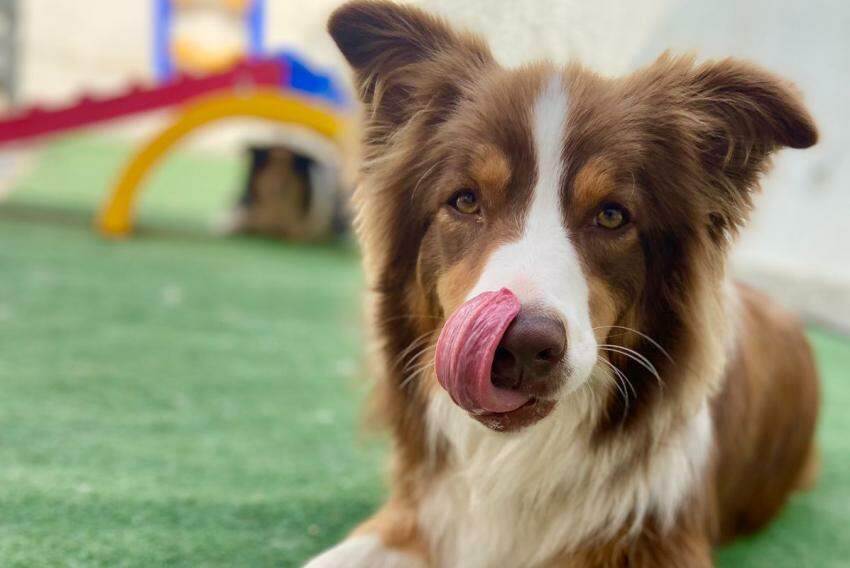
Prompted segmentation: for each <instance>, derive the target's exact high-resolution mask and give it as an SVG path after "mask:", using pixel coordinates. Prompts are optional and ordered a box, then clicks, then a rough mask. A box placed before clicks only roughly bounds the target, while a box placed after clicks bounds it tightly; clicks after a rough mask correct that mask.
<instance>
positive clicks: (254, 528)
mask: <svg viewBox="0 0 850 568" xmlns="http://www.w3.org/2000/svg"><path fill="white" fill-rule="evenodd" d="M418 3H419V4H421V5H422V6H424V7H426V8H428V9H431V10H435V11H437V12H439V13H441V14H443V15H445V16H446V17H447V18H448V19H449V20H451V21H452V22H454V23H456V24H458V25H461V26H467V27H469V28H471V29H474V30H476V31H478V32H479V33H481V34H482V35H484V36H485V37H486V38H487V39H488V40H489V41H490V43H491V46H492V49H493V51H494V52H495V54H496V55H497V57H498V58H499V59H500V60H501V61H502V62H504V63H505V64H507V65H515V64H519V63H521V62H523V61H525V60H528V59H533V58H539V57H548V58H552V59H554V60H556V61H561V62H566V61H570V60H574V59H579V60H581V61H583V62H584V63H586V64H587V65H588V66H589V67H591V68H593V69H596V70H598V71H600V72H602V73H604V74H611V75H615V74H620V73H625V72H628V71H630V70H633V69H636V68H638V67H639V66H641V65H644V64H646V63H649V62H650V61H652V60H653V59H654V58H655V57H657V56H658V55H659V54H660V53H661V52H663V51H664V50H666V49H672V50H673V51H676V52H683V51H685V52H694V53H696V54H697V55H699V56H700V57H702V58H709V57H725V56H728V55H732V56H736V57H744V58H749V59H752V60H753V61H756V62H758V63H760V64H762V65H763V66H765V67H767V68H769V69H771V70H773V71H775V72H776V73H778V74H780V75H782V76H784V77H787V78H788V79H790V80H792V81H793V82H795V83H796V84H797V86H798V88H799V89H800V90H801V91H802V92H803V93H804V97H805V101H806V103H807V104H808V106H809V108H810V109H811V111H812V112H813V114H814V116H815V119H816V121H817V123H818V125H819V127H820V130H821V141H820V142H819V144H818V145H817V146H816V147H814V148H812V149H810V150H806V151H801V152H795V151H783V152H780V153H779V154H778V156H777V158H776V160H775V168H774V170H773V172H772V173H771V174H770V175H769V177H768V179H767V180H765V183H764V191H763V194H762V195H761V196H760V197H759V200H758V207H757V213H756V215H755V218H754V219H753V222H752V223H751V225H750V227H749V228H748V230H747V231H746V233H745V234H744V235H743V238H742V239H741V242H740V243H739V245H738V246H737V248H736V252H735V257H734V270H735V273H736V275H737V276H738V277H739V278H741V279H744V280H747V281H749V282H751V283H753V284H754V285H756V286H757V287H759V288H761V289H763V290H765V291H767V292H769V293H770V294H771V295H773V296H774V297H775V298H776V299H777V300H779V301H780V302H782V303H784V304H785V305H786V306H788V307H789V308H790V309H792V310H793V311H795V312H796V313H797V314H799V316H800V317H801V318H803V319H804V321H805V322H806V323H807V325H808V326H809V330H810V337H811V339H812V341H813V344H814V346H815V349H816V353H817V356H818V361H819V365H820V368H821V371H822V373H823V375H824V382H825V386H824V389H825V393H824V394H825V410H824V416H823V420H822V423H821V429H820V432H819V436H820V440H821V446H822V450H823V461H824V470H823V474H822V477H821V482H820V484H819V485H818V487H817V489H816V490H815V491H813V492H811V493H808V494H805V495H800V496H797V497H795V498H794V499H793V501H792V504H791V506H790V507H789V508H788V509H787V511H786V512H785V513H784V515H783V516H782V518H781V519H780V520H779V521H778V522H777V523H774V524H773V525H772V526H771V527H770V528H769V529H768V530H767V531H765V532H764V533H762V534H760V535H758V536H757V537H755V538H753V539H751V540H749V541H746V542H741V543H737V544H735V545H733V546H731V547H729V548H727V549H724V550H723V551H720V552H719V554H718V561H719V563H720V564H721V565H723V566H802V565H809V566H843V565H846V558H847V557H848V556H850V534H848V530H847V527H848V526H850V487H848V483H850V459H849V458H850V454H848V451H850V442H848V441H847V437H846V436H845V435H844V432H846V431H847V427H848V426H850V418H848V417H846V415H845V413H844V412H843V408H844V406H845V405H846V404H847V403H850V386H848V384H847V380H848V378H850V373H848V367H850V339H848V337H847V333H848V332H850V228H848V226H850V224H848V223H846V222H845V219H844V215H847V214H850V187H848V186H850V160H848V159H847V158H848V157H850V156H848V152H850V134H848V133H850V111H848V105H847V104H846V102H845V101H846V98H847V96H846V92H847V89H848V87H850V85H848V77H850V35H848V34H847V30H848V29H850V5H847V4H846V3H845V2H840V1H837V0H814V1H808V2H803V1H791V0H775V1H770V2H768V1H767V0H751V1H749V2H746V3H744V2H735V1H733V0H716V1H712V2H705V1H702V2H700V1H695V0H628V1H627V0H596V1H593V2H590V1H586V0H560V1H559V0H533V1H532V0H527V1H519V0H468V1H466V2H456V1H452V0H422V1H421V2H418ZM338 4H340V2H337V1H334V0H311V1H310V2H291V1H287V0H265V1H262V0H127V1H125V2H114V1H108V0H82V1H79V2H56V1H52V0H18V1H15V0H2V1H0V100H2V104H0V110H2V112H0V243H2V247H0V393H2V396H0V511H2V514H0V565H3V566H13V565H20V566H41V565H44V566H48V565H50V566H53V565H159V564H166V563H168V564H176V565H199V564H207V565H251V566H256V565H276V566H280V565H283V566H290V565H298V564H299V563H300V562H301V561H303V560H304V559H305V558H307V557H308V556H309V555H311V554H313V553H315V552H316V551H318V550H320V549H321V548H323V547H325V546H327V545H329V544H330V543H332V542H334V541H335V540H337V539H339V538H340V537H341V536H342V535H343V534H345V532H346V531H347V530H349V529H350V528H351V527H352V526H353V525H354V524H355V523H356V522H357V521H358V520H359V519H360V518H362V517H364V516H365V515H367V514H368V513H369V512H370V511H371V510H372V509H373V508H374V507H375V506H376V504H377V503H379V502H380V500H381V498H382V495H383V486H382V484H381V478H382V461H383V455H384V442H383V441H382V439H381V438H380V437H377V438H376V437H372V436H363V435H361V434H360V433H359V431H360V430H359V427H358V423H359V420H358V413H359V408H360V406H361V401H362V399H363V396H364V392H365V385H366V384H368V375H369V374H368V372H367V371H366V369H367V367H366V366H365V365H364V362H363V361H364V359H365V354H366V347H365V343H366V336H367V333H366V332H365V331H364V326H363V324H362V316H361V314H360V312H361V310H360V306H361V305H362V296H363V279H362V275H361V272H360V267H359V260H358V255H357V249H356V244H355V243H354V242H353V239H352V238H351V236H350V234H349V230H348V227H349V221H350V219H349V215H348V209H347V199H348V194H349V192H350V190H351V181H352V179H353V172H354V171H355V169H356V150H355V148H356V144H355V143H354V139H355V138H356V133H354V129H353V128H351V126H350V125H351V124H352V121H353V117H354V116H355V114H356V103H355V102H354V100H353V96H352V93H351V88H350V81H349V78H348V75H347V70H346V69H345V66H344V65H343V62H342V59H341V57H340V56H339V55H338V53H337V52H336V50H335V48H334V46H333V43H332V42H331V40H330V38H329V37H328V36H327V34H326V33H325V28H324V26H325V21H326V19H327V16H328V14H329V13H330V11H331V10H333V8H335V7H336V6H337V5H338ZM364 379H365V380H364Z"/></svg>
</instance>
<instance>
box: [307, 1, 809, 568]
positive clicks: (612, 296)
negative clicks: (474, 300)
mask: <svg viewBox="0 0 850 568" xmlns="http://www.w3.org/2000/svg"><path fill="white" fill-rule="evenodd" d="M329 30H330V33H331V35H332V36H333V38H334V40H335V41H336V43H337V45H338V46H339V47H340V49H341V51H342V53H343V54H344V55H345V56H346V58H347V60H348V61H349V63H350V64H351V66H352V68H353V69H354V72H355V78H356V82H357V84H358V87H359V88H360V96H361V100H362V102H363V103H364V107H365V123H366V128H365V132H364V140H363V143H364V144H363V146H364V155H363V162H362V164H363V165H362V170H361V180H360V184H359V188H358V191H357V195H356V205H357V209H358V218H357V229H358V233H359V236H360V240H361V243H362V245H363V251H364V256H365V263H366V269H367V273H368V275H369V278H370V284H371V287H372V289H373V291H374V296H375V297H374V300H375V330H376V335H377V339H378V342H379V345H380V355H381V357H380V359H381V371H382V376H381V380H380V383H379V386H378V388H377V391H376V396H375V401H374V402H375V404H374V408H375V410H376V413H377V414H378V415H379V416H380V417H381V418H383V419H384V420H385V423H386V424H387V425H388V427H389V428H390V430H391V432H392V434H393V436H394V440H395V461H394V463H395V467H394V476H393V492H392V495H391V497H390V500H389V501H388V503H387V504H386V505H385V506H384V507H383V508H382V509H381V510H380V511H379V512H377V513H376V514H375V515H374V516H373V517H372V518H371V519H369V520H367V521H366V522H365V523H364V524H363V525H361V527H359V528H358V529H357V530H356V531H355V533H354V535H353V536H352V538H351V539H349V540H346V541H344V542H343V543H341V544H340V545H339V546H338V547H336V548H335V549H333V550H331V551H329V552H328V553H326V554H325V555H323V556H321V557H319V558H317V559H316V560H314V561H313V563H312V566H353V565H358V566H360V565H362V566H367V565H368V566H377V565H386V566H419V565H428V566H473V567H474V566H482V567H485V566H495V565H502V566H558V565H568V566H626V565H627V566H708V565H710V564H711V547H712V546H713V545H714V544H716V543H718V542H721V541H723V540H726V539H729V538H733V537H735V536H737V535H739V534H742V533H745V532H749V531H752V530H756V529H757V528H759V527H760V526H762V525H763V524H764V523H765V522H767V521H768V520H769V519H770V518H771V517H773V516H774V515H775V514H776V512H777V511H778V510H779V508H780V507H781V506H782V504H783V503H784V501H785V500H786V498H787V495H788V494H789V492H790V491H792V490H793V489H794V488H796V487H799V486H800V485H801V484H803V483H804V482H806V481H809V478H810V477H811V473H812V471H813V464H814V450H813V441H812V437H813V430H814V425H815V420H816V415H817V406H818V398H817V377H816V373H815V370H814V366H813V362H812V358H811V354H810V352H809V349H808V346H807V344H806V341H805V339H804V337H803V335H802V333H801V332H800V329H799V327H798V325H797V324H796V323H794V322H793V320H792V319H790V318H789V317H788V316H786V315H785V314H783V313H781V312H780V311H779V310H777V309H776V308H775V307H773V305H772V304H770V303H769V301H767V300H766V299H765V298H763V297H760V296H759V295H758V294H756V293H755V292H753V291H752V290H749V289H747V288H744V287H741V286H738V285H736V284H734V283H732V282H730V281H729V279H728V277H727V274H726V256H727V253H728V249H729V246H730V243H731V242H732V241H733V239H734V237H735V235H736V233H737V231H738V230H739V228H740V227H741V226H742V224H743V223H744V222H745V221H746V219H747V218H748V216H749V212H750V209H751V206H752V194H753V192H754V191H756V190H757V189H758V179H759V177H760V176H761V175H762V174H763V173H764V172H765V171H766V170H767V168H768V166H769V157H770V154H771V153H772V152H773V151H775V150H777V149H779V148H780V147H783V146H789V147H794V148H804V147H808V146H811V145H812V144H814V143H815V141H816V131H815V127H814V124H813V122H812V120H811V118H810V117H809V115H808V113H807V112H806V110H805V108H804V107H803V106H802V104H801V103H800V101H799V98H798V97H797V95H796V94H795V92H794V91H793V89H792V88H791V87H790V86H788V85H787V84H785V83H784V82H782V81H781V80H780V79H778V78H776V77H774V76H773V75H771V74H769V73H767V72H765V71H763V70H761V69H759V68H757V67H754V66H752V65H749V64H746V63H742V62H739V61H735V60H724V61H718V62H708V63H703V64H699V65H698V64H696V63H695V62H694V61H693V60H692V59H689V58H673V57H669V56H665V57H662V58H661V59H659V60H658V61H657V62H655V63H654V64H652V65H651V66H649V67H648V68H646V69H643V70H640V71H638V72H636V73H634V74H632V75H629V76H626V77H623V78H618V79H608V78H602V77H599V76H597V75H595V74H593V73H592V72H590V71H588V70H586V69H584V68H582V67H580V66H577V65H572V66H569V67H566V68H560V67H556V66H554V65H551V64H548V63H537V64H533V65H529V66H526V67H522V68H519V69H504V68H502V67H501V66H499V65H498V64H497V63H496V62H495V61H494V60H493V58H492V57H491V55H490V53H489V50H488V49H487V47H486V45H484V43H483V42H482V41H481V40H480V39H478V38H477V37H475V36H473V35H470V34H465V33H461V32H457V31H455V30H452V29H451V28H450V27H449V26H448V25H447V24H446V23H444V22H443V21H441V20H439V19H437V18H434V17H431V16H429V15H427V14H425V13H423V12H421V11H419V10H417V9H414V8H411V7H406V6H400V5H395V4H391V3H386V2H368V1H367V2H363V1H358V2H353V3H350V4H347V5H345V6H343V7H342V8H340V9H338V10H337V12H335V13H334V15H333V16H332V17H331V20H330V23H329ZM459 189H463V190H469V191H473V192H474V193H475V195H476V197H477V200H478V203H479V205H480V209H478V210H476V212H475V213H474V214H460V213H459V212H458V211H457V210H455V209H453V208H452V206H451V203H452V199H453V195H455V194H456V193H457V191H458V190H459ZM611 203H614V204H617V206H618V207H621V208H622V210H625V211H627V212H628V213H629V219H628V222H626V223H624V224H623V226H622V227H619V228H617V229H615V230H609V229H604V228H602V227H600V226H599V225H598V224H597V223H595V221H594V220H595V219H596V216H597V215H598V213H599V211H600V210H601V208H604V207H606V206H607V205H608V204H611ZM502 286H506V287H508V288H510V289H511V290H513V291H514V292H515V293H516V294H517V296H518V297H519V298H520V300H521V302H522V303H523V306H524V309H525V307H529V309H531V308H534V309H541V310H546V313H550V314H552V317H557V318H560V319H561V321H563V322H564V324H565V329H566V330H567V339H568V340H567V352H566V357H565V358H564V362H563V365H562V369H561V372H560V375H559V379H558V380H559V382H558V384H557V388H556V389H554V390H553V393H554V394H552V395H551V396H549V397H548V398H547V402H548V403H550V404H554V407H553V410H552V411H551V412H549V414H548V415H545V417H543V418H541V419H539V420H537V421H536V422H534V423H532V424H529V425H527V426H525V427H523V428H519V429H516V430H511V431H507V432H505V431H496V430H494V429H491V428H488V427H487V426H485V425H484V424H482V423H481V422H479V421H476V420H473V418H471V417H470V416H469V415H467V414H466V413H465V412H464V411H462V410H461V409H460V408H459V407H457V406H456V405H454V404H453V403H452V402H451V400H450V398H449V397H448V396H447V394H446V393H445V392H444V391H442V390H441V389H440V388H439V385H438V384H437V381H436V378H435V377H434V370H433V352H434V343H435V341H436V337H437V334H438V333H439V331H440V329H441V327H442V324H443V322H444V321H445V319H446V317H447V316H448V315H449V314H451V313H452V312H453V311H454V310H455V309H456V308H457V307H458V306H459V305H461V304H462V303H463V302H464V301H466V300H468V299H470V298H471V297H473V296H474V295H476V294H477V293H479V292H481V291H484V290H493V289H498V288H499V287H502ZM358 558H365V559H367V560H363V561H359V560H357V559H358ZM358 562H359V563H358Z"/></svg>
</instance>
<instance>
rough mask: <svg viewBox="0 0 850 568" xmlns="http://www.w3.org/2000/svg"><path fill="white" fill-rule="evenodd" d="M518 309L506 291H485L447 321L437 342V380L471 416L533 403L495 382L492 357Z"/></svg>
mask: <svg viewBox="0 0 850 568" xmlns="http://www.w3.org/2000/svg"><path fill="white" fill-rule="evenodd" d="M519 310H520V302H519V299H517V297H516V296H515V295H514V294H513V292H511V291H510V290H508V289H507V288H502V289H501V290H499V291H498V292H484V293H482V294H479V295H478V296H475V297H474V298H472V299H471V300H469V301H468V302H466V303H464V304H463V305H462V306H460V307H459V308H458V309H457V310H456V311H455V312H454V313H453V314H452V315H451V317H449V319H448V321H446V324H445V325H444V326H443V331H442V332H441V333H440V337H439V339H438V340H437V354H436V370H437V380H439V381H440V384H441V385H442V386H443V388H444V389H446V390H447V391H448V392H449V395H451V397H452V400H454V401H455V403H456V404H457V405H458V406H460V407H461V408H463V409H465V410H467V411H469V412H472V413H473V414H484V413H502V412H510V411H512V410H516V409H517V408H519V407H521V406H522V405H524V404H525V403H527V402H528V401H529V400H530V397H528V396H527V395H524V394H521V393H518V392H515V391H511V390H506V389H501V388H498V387H496V386H494V385H493V383H492V382H491V374H492V369H493V357H494V355H495V353H496V348H497V347H498V345H499V342H500V341H501V340H502V336H503V335H504V334H505V330H506V329H507V328H508V326H509V325H510V324H511V322H512V321H513V320H514V318H516V316H517V314H518V313H519Z"/></svg>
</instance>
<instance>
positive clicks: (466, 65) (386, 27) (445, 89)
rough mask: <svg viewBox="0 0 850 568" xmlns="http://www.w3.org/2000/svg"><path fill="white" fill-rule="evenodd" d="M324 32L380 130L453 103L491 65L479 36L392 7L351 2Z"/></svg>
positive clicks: (417, 12) (422, 14) (369, 1)
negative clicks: (438, 105) (437, 105)
mask: <svg viewBox="0 0 850 568" xmlns="http://www.w3.org/2000/svg"><path fill="white" fill-rule="evenodd" d="M328 31H329V32H330V34H331V37H333V40H334V41H335V42H336V44H337V46H338V47H339V49H340V51H342V54H343V55H344V56H345V58H346V60H348V63H349V64H350V65H351V67H352V68H353V69H354V72H355V80H356V83H357V85H356V86H357V88H358V91H359V96H360V99H361V101H362V102H363V103H365V104H366V106H367V110H368V111H369V115H368V116H370V118H371V119H372V120H377V121H379V122H381V123H382V124H384V125H395V126H398V125H399V124H401V123H403V122H404V121H405V120H406V119H407V118H409V117H410V116H411V115H412V114H413V113H414V112H416V111H417V110H419V109H420V108H422V106H424V105H425V104H427V103H428V102H431V101H434V99H435V97H436V98H438V99H439V102H441V103H446V102H451V101H450V100H447V99H450V98H451V97H453V96H458V95H459V94H460V92H461V90H462V89H463V86H464V85H465V84H466V83H468V81H469V79H470V78H471V77H472V76H473V74H474V73H475V71H476V70H478V69H480V68H481V67H483V66H485V65H488V64H490V63H492V62H493V58H492V55H491V54H490V51H489V49H488V48H487V46H486V45H485V44H484V42H483V41H482V40H481V39H479V38H478V37H476V36H473V35H471V34H464V33H458V32H456V31H455V30H453V29H452V28H451V27H449V25H448V24H447V23H446V22H444V21H443V20H441V19H440V18H437V17H434V16H431V15H429V14H426V13H425V12H423V11H421V10H419V9H417V8H413V7H411V6H404V5H399V4H395V3H392V2H385V1H374V0H357V1H354V2H349V3H348V4H345V5H343V6H341V7H340V8H337V10H336V11H334V13H333V14H331V17H330V19H329V21H328Z"/></svg>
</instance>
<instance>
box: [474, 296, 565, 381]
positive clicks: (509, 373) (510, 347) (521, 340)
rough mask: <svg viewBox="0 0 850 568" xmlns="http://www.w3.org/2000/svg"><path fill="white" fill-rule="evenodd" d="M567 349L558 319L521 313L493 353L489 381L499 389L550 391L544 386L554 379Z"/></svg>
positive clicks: (562, 328)
mask: <svg viewBox="0 0 850 568" xmlns="http://www.w3.org/2000/svg"><path fill="white" fill-rule="evenodd" d="M566 349H567V332H566V329H565V328H564V324H563V323H562V322H561V321H560V320H559V319H555V318H553V317H551V316H547V315H542V314H535V313H525V310H523V311H520V313H519V315H518V316H517V317H516V319H515V320H514V321H513V322H512V323H511V325H510V326H509V327H508V329H507V331H505V334H504V336H503V337H502V341H501V342H500V343H499V346H498V348H497V349H496V355H495V357H494V359H493V372H492V376H491V381H492V383H493V385H494V386H496V387H498V388H502V389H512V390H521V391H527V392H529V394H544V393H545V391H548V390H549V389H548V388H547V386H546V385H545V384H544V383H548V382H550V381H547V379H551V378H553V375H554V374H555V373H554V371H555V369H556V368H557V367H559V366H560V363H561V361H562V360H563V358H564V352H565V351H566ZM541 391H542V392H541Z"/></svg>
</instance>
